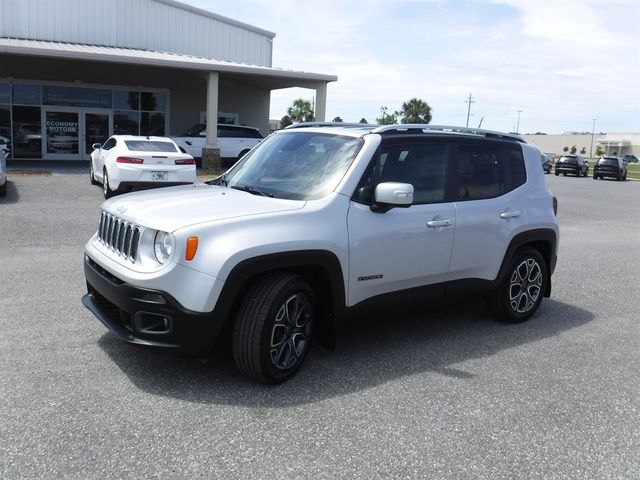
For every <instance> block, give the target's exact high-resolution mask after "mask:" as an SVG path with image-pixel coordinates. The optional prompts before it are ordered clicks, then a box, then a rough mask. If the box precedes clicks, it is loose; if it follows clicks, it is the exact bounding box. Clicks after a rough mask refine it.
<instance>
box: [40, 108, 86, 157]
mask: <svg viewBox="0 0 640 480" xmlns="http://www.w3.org/2000/svg"><path fill="white" fill-rule="evenodd" d="M45 115H46V119H45V121H46V123H45V128H46V132H47V146H46V147H47V153H56V154H58V153H68V154H71V155H77V154H78V153H80V150H79V141H78V139H79V133H80V132H79V126H80V125H79V122H78V114H77V113H76V112H45Z"/></svg>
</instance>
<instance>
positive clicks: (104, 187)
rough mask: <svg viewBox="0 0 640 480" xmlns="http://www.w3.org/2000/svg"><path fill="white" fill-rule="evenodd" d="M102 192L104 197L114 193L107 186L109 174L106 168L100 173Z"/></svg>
mask: <svg viewBox="0 0 640 480" xmlns="http://www.w3.org/2000/svg"><path fill="white" fill-rule="evenodd" d="M102 193H104V198H111V197H113V195H114V192H113V191H112V190H111V188H110V187H109V174H108V173H107V169H106V168H105V169H104V172H103V174H102Z"/></svg>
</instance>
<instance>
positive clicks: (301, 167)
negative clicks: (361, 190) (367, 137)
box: [223, 131, 363, 200]
mask: <svg viewBox="0 0 640 480" xmlns="http://www.w3.org/2000/svg"><path fill="white" fill-rule="evenodd" d="M362 143H363V141H362V139H360V138H353V137H347V136H341V135H332V134H326V133H313V132H300V131H298V132H283V133H279V134H276V135H272V136H271V137H269V138H268V139H267V140H265V141H263V142H262V143H260V144H258V146H257V147H256V148H254V149H253V150H252V151H251V152H250V153H249V154H247V155H245V156H244V157H243V158H242V160H240V161H239V162H238V163H236V164H235V165H234V166H233V167H232V168H231V170H229V171H228V172H227V173H226V174H225V176H224V177H223V178H224V183H225V184H226V185H227V186H229V187H231V188H237V189H241V190H247V191H253V192H260V193H262V194H265V195H268V196H273V197H276V198H286V199H291V200H313V199H317V198H322V197H324V196H326V195H328V194H329V193H330V192H332V191H333V190H334V189H335V188H336V187H337V186H338V183H339V182H340V180H341V179H342V177H343V176H344V174H345V173H346V171H347V169H348V168H349V166H350V165H351V162H353V159H354V158H355V157H356V155H357V154H358V151H359V150H360V148H361V146H362Z"/></svg>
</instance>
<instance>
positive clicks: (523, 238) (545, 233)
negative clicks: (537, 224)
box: [495, 228, 558, 297]
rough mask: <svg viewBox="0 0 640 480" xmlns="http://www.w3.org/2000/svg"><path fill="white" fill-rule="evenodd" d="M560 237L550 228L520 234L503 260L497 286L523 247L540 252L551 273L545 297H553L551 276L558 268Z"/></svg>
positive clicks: (508, 248)
mask: <svg viewBox="0 0 640 480" xmlns="http://www.w3.org/2000/svg"><path fill="white" fill-rule="evenodd" d="M557 241H558V236H557V234H556V232H555V231H554V230H552V229H550V228H541V229H535V230H529V231H526V232H522V233H519V234H518V235H516V236H515V237H513V239H512V240H511V242H510V243H509V246H508V247H507V251H506V253H505V255H504V258H503V259H502V264H501V265H500V270H499V271H498V276H497V278H496V281H495V285H500V284H501V283H502V280H503V279H504V277H505V275H507V273H508V269H509V264H510V263H511V259H512V258H513V256H514V255H515V253H516V251H518V249H520V248H522V247H531V248H534V249H535V250H537V251H538V252H540V254H541V255H542V258H544V261H545V263H546V265H547V271H548V272H549V282H547V286H546V288H545V292H544V296H545V297H549V296H550V295H551V275H552V274H553V271H554V270H555V267H556V261H557V258H558V257H557V251H556V249H557V245H558V243H557Z"/></svg>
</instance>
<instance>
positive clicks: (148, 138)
mask: <svg viewBox="0 0 640 480" xmlns="http://www.w3.org/2000/svg"><path fill="white" fill-rule="evenodd" d="M111 138H115V139H116V140H137V141H143V142H144V141H148V142H157V141H163V142H171V143H173V140H171V139H170V138H169V137H155V136H151V135H149V136H147V135H111Z"/></svg>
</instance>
